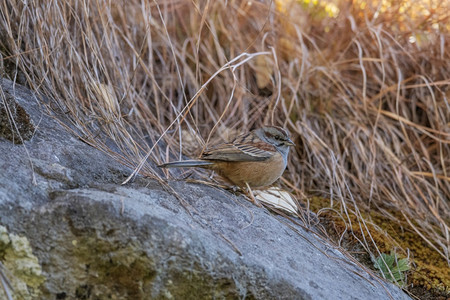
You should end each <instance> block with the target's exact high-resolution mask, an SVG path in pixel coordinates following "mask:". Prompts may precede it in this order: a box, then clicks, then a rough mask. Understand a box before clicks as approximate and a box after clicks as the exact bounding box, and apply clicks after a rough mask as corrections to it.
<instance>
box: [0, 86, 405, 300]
mask: <svg viewBox="0 0 450 300" xmlns="http://www.w3.org/2000/svg"><path fill="white" fill-rule="evenodd" d="M2 90H3V93H7V94H9V95H10V96H12V97H14V99H15V101H16V102H17V104H18V105H19V106H21V107H22V108H24V110H25V111H26V112H27V113H28V114H29V116H30V118H31V120H32V121H33V124H34V126H35V128H36V130H35V132H34V135H33V137H32V138H31V139H30V140H29V141H24V144H23V145H17V144H14V143H13V142H11V141H10V140H8V139H6V138H2V137H0V153H1V155H0V226H4V227H0V229H1V230H0V261H2V262H3V264H4V267H5V268H6V269H7V272H6V274H7V276H8V278H9V280H10V281H11V285H12V286H13V287H14V288H15V290H14V293H13V294H14V295H15V296H16V297H17V298H20V299H150V298H155V299H225V298H226V299H237V298H240V299H389V294H390V295H391V296H392V298H393V299H409V297H408V296H407V295H406V294H404V293H403V292H402V291H401V290H400V289H399V288H397V287H395V286H394V285H392V284H389V283H382V281H381V280H379V279H375V278H373V277H371V276H369V275H367V273H366V272H364V271H363V270H361V269H360V268H358V267H357V266H355V265H354V264H352V263H348V262H345V261H347V260H346V259H345V257H344V255H342V254H341V253H340V252H338V251H337V250H335V249H334V248H333V247H331V246H326V244H325V243H324V242H321V241H319V240H318V239H317V238H316V237H315V236H314V235H313V234H312V233H311V232H309V231H307V230H305V229H303V228H302V227H300V226H297V225H295V224H292V223H290V222H289V221H288V220H285V219H283V218H282V217H280V216H274V215H272V214H271V213H269V212H268V211H267V210H266V209H264V208H258V207H256V206H254V205H252V204H251V203H249V202H248V201H246V200H245V199H243V198H242V197H237V196H235V195H233V194H230V193H228V192H226V191H222V190H218V189H214V188H211V187H207V186H202V185H196V184H187V183H184V182H172V183H170V189H172V190H169V189H168V188H167V187H163V186H161V185H160V184H159V183H157V182H155V181H151V180H148V179H145V178H139V179H138V180H136V181H135V182H133V183H132V184H129V185H126V186H121V185H120V183H121V182H122V181H123V180H124V179H125V178H126V176H128V175H129V174H130V172H131V170H129V169H127V168H126V167H124V166H122V165H120V164H118V163H117V162H115V161H113V160H112V159H111V158H109V157H108V156H107V155H105V154H104V153H102V152H100V151H98V150H97V149H94V148H92V147H90V146H89V145H87V144H85V143H83V142H81V141H80V140H78V139H76V138H74V137H73V136H71V135H70V134H68V133H67V132H66V131H65V130H64V129H63V128H62V127H61V126H60V125H59V124H58V123H57V122H56V121H55V120H54V119H52V118H51V117H48V116H47V115H45V114H44V113H43V111H44V110H42V109H41V108H40V106H39V103H38V101H37V99H36V97H34V96H33V94H32V93H31V92H30V91H29V90H27V89H26V88H24V87H21V86H18V85H16V86H15V87H13V85H12V83H11V82H10V81H7V80H6V79H3V82H2ZM0 96H1V94H0ZM2 101H3V100H2ZM8 101H10V100H8ZM174 192H176V193H178V194H179V195H183V199H184V201H185V204H184V205H182V204H181V202H180V200H178V199H177V198H176V197H175V196H174ZM13 240H20V241H22V243H21V244H20V245H21V247H22V248H20V247H19V248H17V247H16V248H14V247H12V246H13V244H12V241H13ZM5 249H9V250H5ZM11 249H12V250H11ZM21 249H26V250H21ZM7 251H9V252H8V253H9V254H8V255H10V256H9V257H11V255H12V254H11V252H14V251H16V252H18V253H16V254H15V255H16V256H17V257H18V256H20V253H22V254H23V253H25V254H26V255H25V254H24V255H22V256H25V257H27V259H29V260H30V261H32V262H34V263H33V264H30V265H29V266H28V267H27V265H25V266H22V267H21V268H22V269H20V268H17V267H16V266H15V265H14V264H9V263H8V261H7V258H8V255H6V253H7ZM16 256H13V257H16ZM22 256H20V257H22ZM36 258H37V260H36ZM24 269H25V271H24ZM23 273H25V274H26V276H23ZM3 293H4V292H3V290H2V289H1V288H0V298H1V299H3V298H4V297H5V295H4V294H3Z"/></svg>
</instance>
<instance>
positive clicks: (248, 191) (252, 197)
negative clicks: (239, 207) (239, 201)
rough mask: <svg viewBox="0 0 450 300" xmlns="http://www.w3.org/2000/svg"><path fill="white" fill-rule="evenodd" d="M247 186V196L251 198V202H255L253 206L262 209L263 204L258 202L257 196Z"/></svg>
mask: <svg viewBox="0 0 450 300" xmlns="http://www.w3.org/2000/svg"><path fill="white" fill-rule="evenodd" d="M245 185H246V186H247V196H248V197H249V198H250V200H251V201H252V202H253V204H255V205H256V206H258V207H262V205H261V203H259V201H258V200H256V198H255V195H253V191H252V189H251V188H250V186H249V185H248V183H247V182H246V183H245Z"/></svg>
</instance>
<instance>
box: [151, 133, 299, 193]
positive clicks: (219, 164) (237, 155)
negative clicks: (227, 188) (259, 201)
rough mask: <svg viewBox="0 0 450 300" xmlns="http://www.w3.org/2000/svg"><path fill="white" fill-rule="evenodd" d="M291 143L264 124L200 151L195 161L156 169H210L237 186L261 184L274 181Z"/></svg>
mask: <svg viewBox="0 0 450 300" xmlns="http://www.w3.org/2000/svg"><path fill="white" fill-rule="evenodd" d="M290 146H294V143H293V142H292V141H291V139H290V138H289V133H288V132H287V131H286V130H284V129H283V128H280V127H275V126H268V127H262V128H259V129H255V130H253V131H251V132H249V133H247V134H244V135H241V136H238V137H237V138H236V139H234V140H233V141H232V142H230V143H225V144H219V145H217V146H214V147H212V149H211V150H209V151H207V152H204V153H203V154H202V156H200V157H199V159H198V160H184V161H175V162H169V163H165V164H162V165H159V166H158V167H160V168H192V167H199V168H204V169H211V170H214V171H216V172H217V173H219V175H221V176H222V177H224V178H225V179H226V180H228V181H229V182H231V183H232V184H234V185H237V186H239V187H241V188H242V187H246V186H247V184H248V185H249V186H250V187H263V186H267V185H270V184H272V183H274V182H275V181H276V180H277V179H278V178H280V176H281V175H282V174H283V172H284V170H285V169H286V165H287V158H288V154H289V147H290Z"/></svg>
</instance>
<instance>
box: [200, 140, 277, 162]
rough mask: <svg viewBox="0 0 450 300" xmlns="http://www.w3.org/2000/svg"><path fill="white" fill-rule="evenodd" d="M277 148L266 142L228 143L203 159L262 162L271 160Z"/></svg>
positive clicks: (206, 154)
mask: <svg viewBox="0 0 450 300" xmlns="http://www.w3.org/2000/svg"><path fill="white" fill-rule="evenodd" d="M273 151H276V149H275V147H273V146H272V145H268V144H267V143H264V142H257V143H253V144H252V145H250V144H242V143H236V142H234V143H227V144H222V145H219V146H217V147H215V148H213V149H211V150H209V151H206V152H204V153H203V155H202V157H201V159H204V160H220V161H262V160H266V159H269V158H270V157H271V156H272V155H273Z"/></svg>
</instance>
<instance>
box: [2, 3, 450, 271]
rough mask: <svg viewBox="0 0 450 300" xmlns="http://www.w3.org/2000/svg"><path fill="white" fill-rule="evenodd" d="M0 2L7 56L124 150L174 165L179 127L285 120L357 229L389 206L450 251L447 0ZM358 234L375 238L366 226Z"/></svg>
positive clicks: (313, 180)
mask: <svg viewBox="0 0 450 300" xmlns="http://www.w3.org/2000/svg"><path fill="white" fill-rule="evenodd" d="M0 7H1V11H2V14H1V15H0V28H3V29H2V31H1V35H2V37H4V38H3V39H2V40H1V45H0V49H6V50H4V51H3V50H2V52H4V53H3V57H4V60H8V61H13V62H14V63H15V65H16V66H17V67H18V69H20V70H21V72H23V73H24V74H25V76H26V78H27V82H28V84H29V85H30V86H31V87H32V88H34V89H36V90H39V91H40V92H43V93H44V94H45V95H47V96H48V97H49V98H50V99H51V103H52V105H53V108H55V105H57V106H58V107H59V109H60V110H61V111H62V112H64V113H65V115H66V116H68V117H69V118H70V119H71V124H68V127H69V128H70V129H71V130H73V131H74V133H76V134H78V135H79V136H80V137H81V138H83V139H84V140H85V141H86V142H88V143H90V144H92V145H94V146H96V147H98V148H99V149H102V150H103V151H105V152H107V153H109V154H110V155H112V156H114V157H116V159H118V160H120V161H121V162H123V163H124V164H127V165H128V166H130V167H132V168H135V167H137V166H138V164H139V162H142V168H139V171H140V172H141V173H142V174H144V175H146V176H149V177H152V178H155V179H158V180H162V178H161V177H160V175H161V173H160V172H159V170H157V169H156V168H155V167H154V162H158V163H160V162H163V161H167V160H168V159H169V158H174V157H180V156H181V153H182V152H183V141H182V137H183V136H189V137H190V139H191V140H190V142H189V146H190V147H191V146H192V143H193V142H194V144H195V143H196V144H197V145H198V148H201V147H203V146H204V145H205V143H207V142H208V141H209V140H210V139H211V138H212V137H217V136H223V135H225V132H230V131H234V130H237V131H246V130H248V129H250V128H252V127H257V126H260V125H261V124H267V123H274V124H277V125H282V126H286V127H287V128H288V129H289V130H290V131H291V132H293V134H294V139H295V141H296V142H297V144H298V147H297V149H296V150H297V151H295V153H293V155H291V157H290V162H289V167H288V172H287V173H286V174H285V179H286V180H287V183H288V185H289V186H290V187H293V190H294V192H296V193H297V195H302V194H307V195H311V194H320V195H322V196H326V197H327V198H328V199H330V204H331V205H332V204H333V203H334V202H336V201H339V202H340V203H341V204H342V205H341V206H340V213H341V215H342V216H344V219H345V220H346V222H347V223H348V224H349V225H350V227H349V228H351V227H352V226H353V225H355V224H356V226H358V227H360V228H362V229H364V228H365V227H366V226H367V224H366V222H365V220H364V218H363V217H362V212H366V211H369V210H375V211H378V212H379V213H381V214H384V215H386V217H387V218H390V219H392V220H393V221H396V222H401V224H402V226H404V227H405V228H408V229H409V230H411V231H412V232H415V233H416V234H417V235H418V236H420V238H421V239H422V240H423V241H424V242H425V243H426V245H427V246H428V247H429V248H430V249H432V251H434V252H435V253H437V254H438V255H439V256H440V257H441V259H442V260H443V261H444V262H445V263H447V264H448V263H449V249H450V232H449V220H450V207H449V206H450V204H449V199H450V175H449V172H450V169H449V165H450V159H449V157H450V147H449V143H450V127H449V124H450V104H449V102H448V98H449V95H450V89H449V84H450V54H449V51H448V45H449V43H450V34H449V31H450V27H449V25H448V24H450V17H449V11H450V4H449V2H448V1H414V2H412V1H410V2H407V1H400V2H399V1H372V2H364V1H352V2H348V1H343V0H342V1H338V2H333V3H328V2H322V1H321V2H318V3H314V2H309V1H282V0H278V1H234V0H233V1H225V0H218V1H192V0H178V1H175V0H173V1H142V2H141V1H137V0H134V1H112V2H111V1H104V0H96V1H83V0H63V1H57V2H48V1H37V0H35V1H26V2H23V1H13V2H11V1H6V0H4V1H2V2H0ZM182 130H185V131H184V132H185V133H183V131H182ZM186 133H189V134H186ZM160 137H161V141H160V140H159V138H160ZM158 141H159V143H158V144H156V143H157V142H158ZM111 143H113V144H114V145H115V146H114V147H111V146H109V145H111ZM146 156H148V158H149V159H148V160H144V158H145V157H146ZM323 205H324V206H326V205H328V204H327V203H323ZM391 211H395V212H396V214H393V213H390V212H391ZM351 215H354V216H356V219H354V218H353V217H351ZM397 216H401V217H402V219H401V220H399V219H398V217H397ZM363 232H368V231H367V230H363ZM395 238H396V237H393V239H395ZM361 243H362V244H363V245H364V248H365V249H374V248H373V246H375V249H376V242H375V240H374V239H373V238H372V237H371V236H370V234H368V233H367V235H366V236H365V238H363V239H361ZM371 255H374V256H376V253H371Z"/></svg>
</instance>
